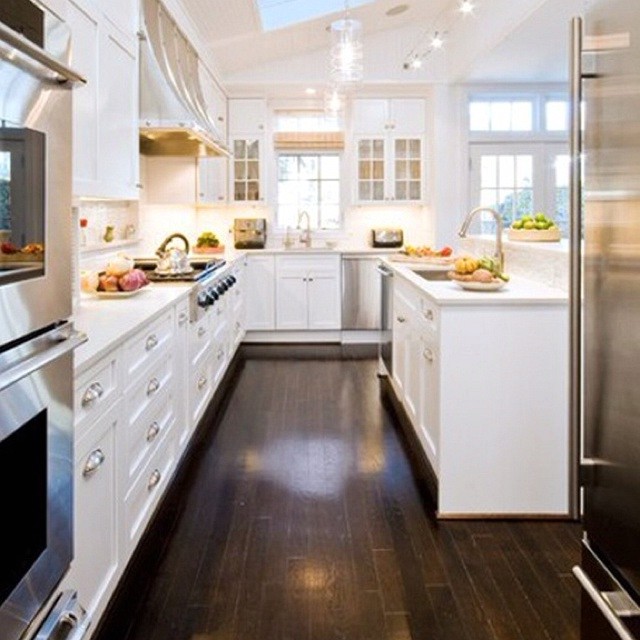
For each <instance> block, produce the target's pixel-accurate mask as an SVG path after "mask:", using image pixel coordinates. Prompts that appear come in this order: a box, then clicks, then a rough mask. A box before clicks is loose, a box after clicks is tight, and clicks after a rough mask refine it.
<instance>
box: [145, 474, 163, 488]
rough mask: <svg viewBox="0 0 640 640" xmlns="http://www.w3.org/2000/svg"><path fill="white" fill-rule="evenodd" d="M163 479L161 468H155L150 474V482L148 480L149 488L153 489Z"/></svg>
mask: <svg viewBox="0 0 640 640" xmlns="http://www.w3.org/2000/svg"><path fill="white" fill-rule="evenodd" d="M160 480H162V474H161V473H160V469H154V470H153V473H152V474H151V475H150V476H149V482H147V489H149V491H151V489H153V488H154V487H156V486H158V483H159V482H160Z"/></svg>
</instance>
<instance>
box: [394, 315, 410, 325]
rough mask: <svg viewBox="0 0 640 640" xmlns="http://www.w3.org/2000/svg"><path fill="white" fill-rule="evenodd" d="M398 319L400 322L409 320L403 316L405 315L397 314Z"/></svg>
mask: <svg viewBox="0 0 640 640" xmlns="http://www.w3.org/2000/svg"><path fill="white" fill-rule="evenodd" d="M396 320H397V321H398V322H399V323H400V324H402V323H403V322H406V321H407V319H406V318H405V317H403V316H397V317H396Z"/></svg>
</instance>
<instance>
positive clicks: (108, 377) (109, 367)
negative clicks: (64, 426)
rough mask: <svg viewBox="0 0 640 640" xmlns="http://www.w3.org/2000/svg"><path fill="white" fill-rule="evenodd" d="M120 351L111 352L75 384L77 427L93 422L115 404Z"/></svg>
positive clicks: (117, 391) (117, 389) (117, 390)
mask: <svg viewBox="0 0 640 640" xmlns="http://www.w3.org/2000/svg"><path fill="white" fill-rule="evenodd" d="M118 366H119V357H118V352H114V353H113V354H110V355H109V356H107V357H106V358H104V359H103V360H101V361H100V362H98V363H97V364H95V365H94V366H93V367H91V369H89V370H88V371H86V372H85V373H84V374H82V375H81V376H80V377H79V378H78V379H77V380H76V384H75V393H74V408H75V414H74V415H75V422H76V427H78V426H81V425H84V424H85V420H87V422H86V424H92V423H93V422H95V420H96V419H97V418H99V417H100V416H101V415H102V414H103V413H104V411H105V410H106V409H108V408H109V406H111V405H112V404H113V400H114V398H115V397H116V396H117V395H118V393H119V391H120V389H119V384H120V383H119V374H118Z"/></svg>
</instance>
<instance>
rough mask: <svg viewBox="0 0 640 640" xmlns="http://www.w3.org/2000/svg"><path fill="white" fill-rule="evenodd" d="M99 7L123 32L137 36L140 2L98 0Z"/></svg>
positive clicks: (130, 35) (132, 36)
mask: <svg viewBox="0 0 640 640" xmlns="http://www.w3.org/2000/svg"><path fill="white" fill-rule="evenodd" d="M98 7H99V8H100V10H101V11H102V12H103V13H104V15H105V16H106V17H107V18H108V19H109V20H111V22H112V23H113V24H114V25H115V26H116V27H118V29H120V31H122V33H123V34H125V35H126V36H128V37H130V38H131V39H133V38H135V35H136V31H137V30H138V3H137V2H135V1H133V2H132V0H98Z"/></svg>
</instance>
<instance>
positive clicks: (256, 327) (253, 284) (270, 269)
mask: <svg viewBox="0 0 640 640" xmlns="http://www.w3.org/2000/svg"><path fill="white" fill-rule="evenodd" d="M275 275H276V264H275V257H274V256H273V255H257V254H251V255H248V256H247V266H246V269H245V282H244V283H245V326H246V329H247V331H273V330H274V329H275V328H276V286H275Z"/></svg>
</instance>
